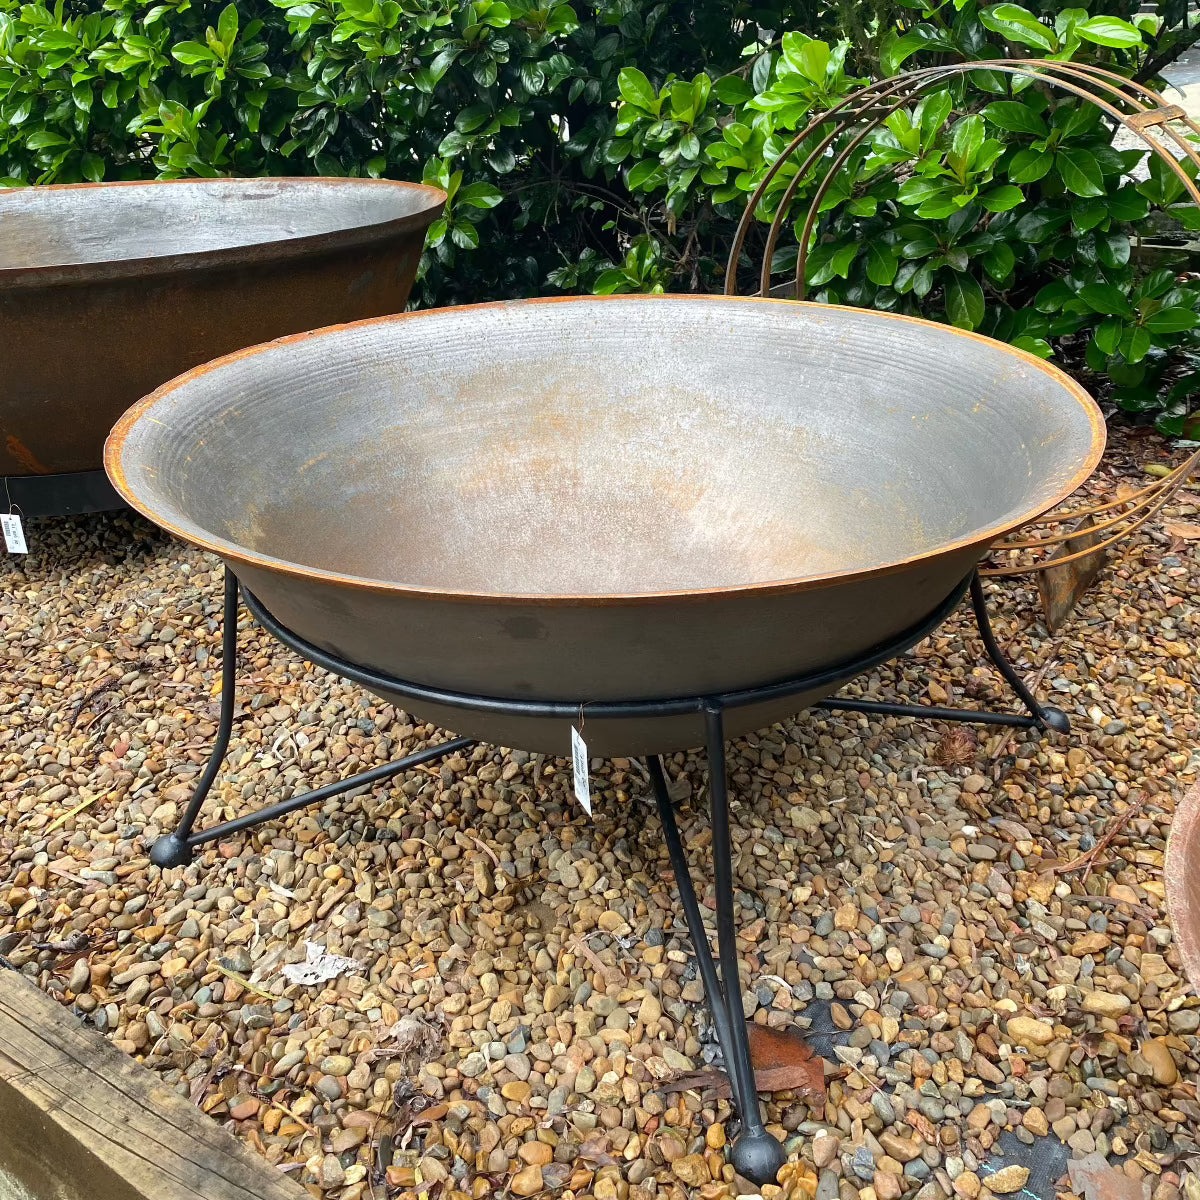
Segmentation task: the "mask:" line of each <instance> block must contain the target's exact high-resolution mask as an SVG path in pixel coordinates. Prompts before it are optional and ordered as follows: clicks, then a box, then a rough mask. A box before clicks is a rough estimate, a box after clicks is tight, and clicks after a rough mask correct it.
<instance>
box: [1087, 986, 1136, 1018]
mask: <svg viewBox="0 0 1200 1200" xmlns="http://www.w3.org/2000/svg"><path fill="white" fill-rule="evenodd" d="M1132 1004H1133V1001H1132V1000H1130V999H1129V997H1128V996H1122V995H1120V994H1118V993H1114V992H1087V993H1085V994H1084V997H1083V1011H1084V1012H1089V1013H1096V1014H1098V1015H1099V1016H1102V1017H1123V1016H1124V1015H1125V1014H1126V1013H1127V1012H1128V1011H1129V1009H1130V1008H1131V1007H1132Z"/></svg>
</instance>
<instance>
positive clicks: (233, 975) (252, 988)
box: [208, 962, 279, 1003]
mask: <svg viewBox="0 0 1200 1200" xmlns="http://www.w3.org/2000/svg"><path fill="white" fill-rule="evenodd" d="M208 965H209V966H210V967H212V969H213V970H214V971H220V973H221V974H222V975H224V976H225V977H226V978H227V979H232V980H233V982H234V983H237V984H240V985H241V986H242V987H244V988H245V989H246V991H248V992H253V993H254V994H255V995H256V996H262V998H263V999H264V1000H270V1001H271V1002H272V1003H274V1002H275V1001H276V1000H278V999H279V997H278V996H272V995H271V993H270V992H267V991H264V990H263V989H262V988H260V987H257V986H256V985H255V984H253V983H251V982H250V980H248V979H247V978H246V977H245V976H244V975H239V974H238V973H237V972H236V971H231V970H230V969H229V968H228V967H223V966H221V964H220V963H218V962H210V963H209V964H208Z"/></svg>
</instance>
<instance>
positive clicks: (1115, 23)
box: [1075, 16, 1142, 48]
mask: <svg viewBox="0 0 1200 1200" xmlns="http://www.w3.org/2000/svg"><path fill="white" fill-rule="evenodd" d="M1075 32H1076V33H1077V34H1079V36H1080V37H1082V38H1086V39H1087V40H1088V41H1089V42H1095V43H1096V44H1097V45H1098V46H1116V47H1120V48H1127V47H1129V46H1140V45H1141V44H1142V35H1141V32H1140V31H1139V30H1138V29H1135V28H1134V26H1132V25H1130V23H1129V22H1128V21H1122V20H1121V19H1120V18H1119V17H1104V16H1100V17H1089V18H1088V19H1087V20H1086V21H1080V22H1079V23H1078V24H1077V25H1076V26H1075Z"/></svg>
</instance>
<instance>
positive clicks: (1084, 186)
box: [1054, 146, 1104, 196]
mask: <svg viewBox="0 0 1200 1200" xmlns="http://www.w3.org/2000/svg"><path fill="white" fill-rule="evenodd" d="M1054 165H1055V166H1056V167H1057V168H1058V173H1059V175H1060V177H1061V178H1062V181H1063V186H1064V187H1065V188H1066V189H1067V191H1069V192H1074V193H1075V195H1076V196H1103V195H1104V176H1103V174H1102V173H1101V171H1100V164H1099V163H1098V162H1097V161H1096V156H1095V155H1094V154H1092V153H1091V152H1090V151H1088V150H1084V149H1083V148H1082V147H1079V146H1064V147H1063V148H1062V149H1061V150H1059V151H1058V152H1057V153H1056V154H1055V156H1054Z"/></svg>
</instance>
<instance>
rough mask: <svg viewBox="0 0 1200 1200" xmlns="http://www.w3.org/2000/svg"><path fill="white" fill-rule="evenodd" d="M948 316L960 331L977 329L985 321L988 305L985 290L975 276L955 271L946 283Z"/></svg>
mask: <svg viewBox="0 0 1200 1200" xmlns="http://www.w3.org/2000/svg"><path fill="white" fill-rule="evenodd" d="M944 290H945V296H946V315H947V316H948V317H949V318H950V323H951V324H952V325H956V326H958V328H959V329H976V328H978V326H979V323H980V322H981V321H982V320H983V314H984V310H985V308H986V304H985V301H984V297H983V288H981V287H980V286H979V282H978V281H977V280H976V279H975V277H974V276H972V275H968V274H965V273H964V272H962V271H954V272H952V273H951V275H950V277H949V278H948V279H947V280H946V283H945V288H944Z"/></svg>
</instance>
